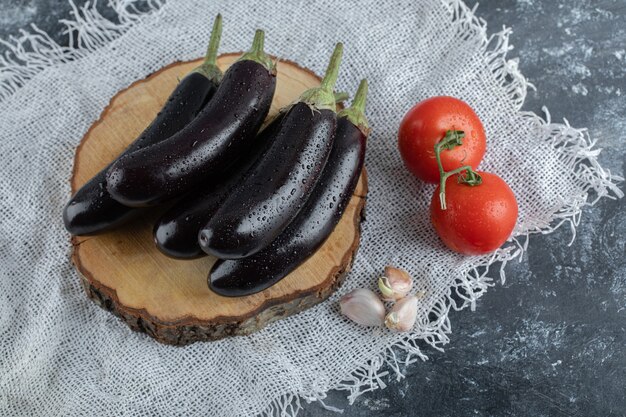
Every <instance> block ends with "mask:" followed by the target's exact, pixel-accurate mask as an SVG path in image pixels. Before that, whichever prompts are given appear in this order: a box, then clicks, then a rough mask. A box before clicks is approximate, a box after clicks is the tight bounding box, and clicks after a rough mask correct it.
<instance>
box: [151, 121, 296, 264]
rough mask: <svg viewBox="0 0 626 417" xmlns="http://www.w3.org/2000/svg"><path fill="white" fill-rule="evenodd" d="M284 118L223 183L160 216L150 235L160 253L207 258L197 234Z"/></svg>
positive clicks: (269, 127)
mask: <svg viewBox="0 0 626 417" xmlns="http://www.w3.org/2000/svg"><path fill="white" fill-rule="evenodd" d="M283 116H284V113H279V114H278V115H276V117H275V118H274V119H273V120H272V122H271V123H269V124H268V125H267V127H265V129H263V130H262V131H261V132H260V133H259V135H258V136H257V138H256V139H255V140H254V142H253V143H252V145H251V146H250V149H248V150H247V153H246V154H245V155H243V156H242V157H241V158H240V159H239V161H238V162H237V163H236V164H235V165H234V166H233V167H232V169H231V170H230V171H229V172H227V174H226V175H225V176H224V180H223V181H222V182H219V183H218V184H215V185H214V186H210V187H206V188H205V189H204V190H202V191H198V192H196V191H192V192H191V193H189V194H188V195H187V196H185V197H183V198H182V199H180V200H179V201H177V202H176V204H175V205H174V206H172V207H171V208H170V209H169V210H168V211H166V212H165V213H164V214H163V215H162V216H161V218H160V219H159V220H158V221H157V223H156V224H155V225H154V230H153V236H154V242H155V244H156V245H157V248H159V250H160V251H161V252H162V253H164V254H165V255H168V256H171V257H173V258H178V259H194V258H198V257H200V256H204V255H206V253H204V252H203V251H202V249H201V248H200V245H199V244H198V232H199V231H200V229H201V228H202V226H204V225H205V224H206V223H207V222H208V221H209V220H210V219H211V217H212V216H213V215H214V214H215V212H216V211H217V209H218V208H219V207H220V204H222V202H223V201H224V200H225V199H226V198H227V197H228V195H229V194H230V193H231V191H232V190H233V189H234V188H235V187H236V186H237V185H238V184H239V183H240V182H241V181H242V178H243V177H244V175H245V174H246V173H247V172H248V170H249V169H250V167H251V166H252V165H253V164H254V163H255V162H256V160H257V159H258V158H259V157H260V156H261V155H263V154H264V152H265V150H266V149H268V147H269V145H271V141H270V138H271V137H272V136H273V135H274V134H275V133H276V130H277V129H278V127H279V126H280V122H281V120H282V119H283Z"/></svg>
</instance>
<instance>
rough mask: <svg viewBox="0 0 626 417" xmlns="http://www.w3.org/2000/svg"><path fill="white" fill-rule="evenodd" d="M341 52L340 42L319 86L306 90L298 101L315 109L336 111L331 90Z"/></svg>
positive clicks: (337, 73) (336, 74) (337, 74)
mask: <svg viewBox="0 0 626 417" xmlns="http://www.w3.org/2000/svg"><path fill="white" fill-rule="evenodd" d="M342 54H343V44H342V43H341V42H340V43H338V44H337V45H336V46H335V50H334V51H333V54H332V56H331V57H330V62H329V63H328V68H326V73H325V74H324V78H323V79H322V83H321V84H320V86H319V87H316V88H311V89H309V90H306V91H305V92H304V93H302V95H301V96H300V101H301V102H304V103H307V104H308V105H309V106H311V107H313V108H315V109H317V110H322V109H327V110H331V111H333V112H334V111H336V106H335V96H334V94H333V90H334V89H335V83H336V82H337V78H338V76H339V65H340V64H341V55H342Z"/></svg>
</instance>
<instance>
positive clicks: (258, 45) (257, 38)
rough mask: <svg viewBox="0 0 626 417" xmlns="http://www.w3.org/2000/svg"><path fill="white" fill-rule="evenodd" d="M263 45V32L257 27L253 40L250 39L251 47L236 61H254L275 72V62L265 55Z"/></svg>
mask: <svg viewBox="0 0 626 417" xmlns="http://www.w3.org/2000/svg"><path fill="white" fill-rule="evenodd" d="M264 46H265V32H263V31H262V30H261V29H257V30H256V32H254V40H253V41H252V47H251V48H250V50H249V51H248V52H246V53H245V54H243V55H241V58H239V59H238V61H246V60H249V61H254V62H256V63H259V64H261V65H263V66H264V67H265V68H267V69H268V71H270V72H271V73H273V74H275V73H276V63H275V62H273V61H272V59H271V58H270V56H269V55H267V54H266V53H265V51H263V48H264Z"/></svg>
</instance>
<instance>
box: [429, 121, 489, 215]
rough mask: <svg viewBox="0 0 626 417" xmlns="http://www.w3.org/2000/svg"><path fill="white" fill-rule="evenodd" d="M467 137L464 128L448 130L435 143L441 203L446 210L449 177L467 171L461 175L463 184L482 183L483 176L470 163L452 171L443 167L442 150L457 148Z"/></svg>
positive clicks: (460, 180)
mask: <svg viewBox="0 0 626 417" xmlns="http://www.w3.org/2000/svg"><path fill="white" fill-rule="evenodd" d="M464 137H465V132H463V131H462V130H447V131H446V134H445V135H444V137H443V139H441V140H440V141H439V142H437V143H435V158H436V159H437V166H438V167H439V178H440V179H439V181H440V182H439V203H440V204H441V209H442V210H446V209H447V206H446V181H447V180H448V177H450V176H452V175H455V174H461V173H462V172H464V171H466V174H465V175H459V182H460V183H463V184H467V185H469V186H471V187H473V186H475V185H480V184H481V183H482V178H481V177H480V175H478V173H477V172H476V171H474V170H473V169H472V167H471V166H470V165H464V166H462V167H459V168H456V169H453V170H452V171H448V172H446V171H445V170H444V169H443V164H442V162H441V151H442V150H451V149H454V148H456V147H457V146H461V145H462V144H463V142H462V139H463V138H464Z"/></svg>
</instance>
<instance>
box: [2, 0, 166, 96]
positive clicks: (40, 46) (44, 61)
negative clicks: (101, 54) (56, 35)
mask: <svg viewBox="0 0 626 417" xmlns="http://www.w3.org/2000/svg"><path fill="white" fill-rule="evenodd" d="M69 3H70V6H71V8H72V12H71V13H72V15H73V18H74V19H73V20H67V19H64V20H60V22H61V23H62V24H63V25H65V30H64V31H63V33H64V34H66V35H67V37H68V38H67V39H68V46H61V45H59V44H58V43H57V42H55V41H54V40H53V39H52V38H51V37H50V36H49V35H48V34H47V33H46V32H44V31H43V30H41V29H39V28H38V27H37V26H36V25H34V24H32V25H31V31H25V30H20V34H19V35H18V36H10V37H9V39H8V40H3V39H0V44H2V45H4V46H5V47H6V48H7V49H8V51H7V52H5V53H4V55H0V103H1V102H3V101H4V100H6V99H7V98H8V97H9V96H10V95H12V94H13V93H15V92H16V91H17V90H18V89H19V88H20V87H21V86H23V85H24V84H25V83H26V82H28V80H30V79H31V78H33V77H35V76H36V75H37V74H39V73H40V72H42V71H44V70H45V69H46V68H49V67H52V66H55V65H59V64H63V63H66V62H69V61H73V60H75V59H78V58H81V57H84V56H85V55H87V54H89V53H90V52H92V51H95V50H97V49H98V48H100V47H102V46H105V45H107V44H109V43H110V42H111V41H113V40H115V39H116V38H118V37H119V36H120V35H122V34H124V33H125V32H126V31H127V30H128V29H130V28H131V27H132V26H133V25H135V24H136V23H137V22H139V21H141V20H143V19H144V18H146V17H147V16H153V15H158V13H159V10H160V9H161V7H162V6H163V4H164V3H165V0H109V1H108V7H109V8H111V9H113V10H114V12H115V15H116V17H117V22H114V21H111V20H108V19H107V18H105V17H104V16H102V14H101V13H100V12H99V11H98V9H97V0H94V2H93V3H87V4H85V5H84V6H82V7H77V6H76V5H75V4H74V2H73V1H72V0H69ZM139 4H140V5H141V10H140V9H139V8H138V5H139Z"/></svg>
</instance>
